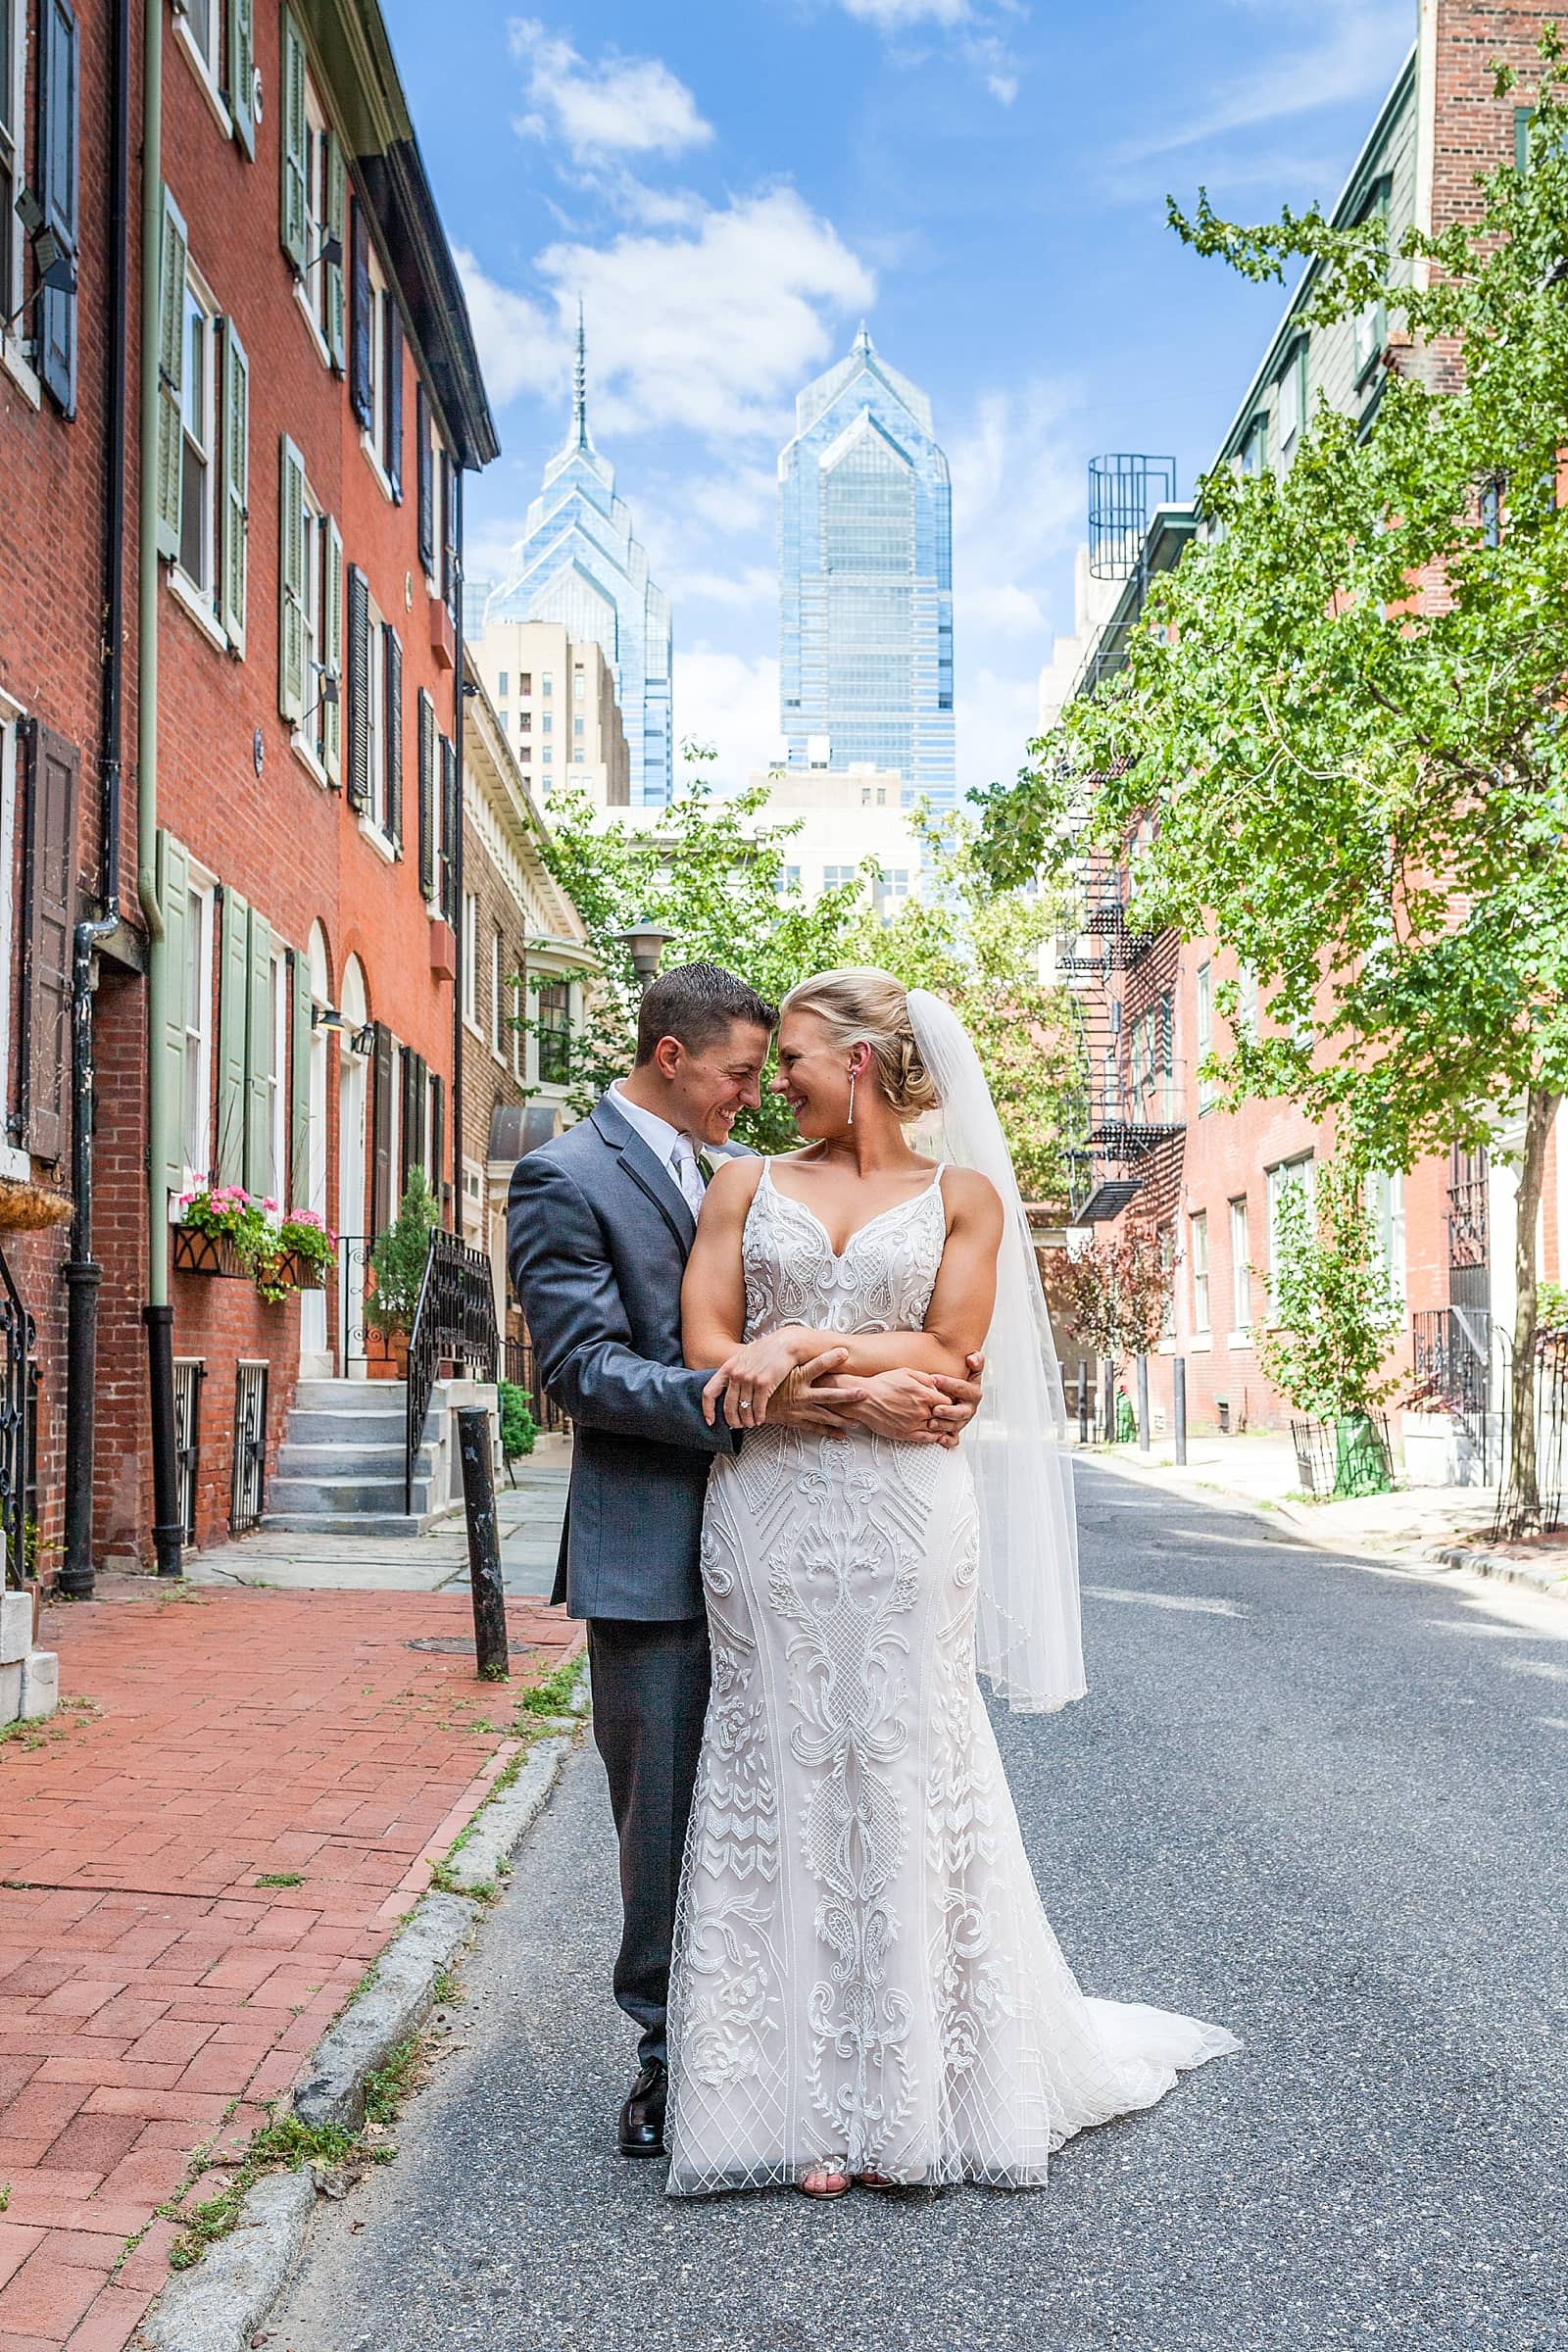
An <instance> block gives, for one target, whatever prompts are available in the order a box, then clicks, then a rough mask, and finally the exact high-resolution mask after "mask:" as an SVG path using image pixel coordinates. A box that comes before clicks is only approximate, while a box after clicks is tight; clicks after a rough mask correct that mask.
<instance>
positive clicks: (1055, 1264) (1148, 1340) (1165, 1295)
mask: <svg viewBox="0 0 1568 2352" xmlns="http://www.w3.org/2000/svg"><path fill="white" fill-rule="evenodd" d="M1048 1281H1049V1287H1050V1291H1051V1298H1052V1303H1053V1304H1054V1306H1055V1307H1057V1308H1058V1310H1059V1311H1060V1313H1061V1314H1062V1316H1063V1317H1064V1319H1065V1320H1066V1322H1067V1323H1068V1324H1069V1325H1070V1326H1071V1328H1072V1330H1073V1331H1074V1332H1075V1333H1076V1334H1077V1336H1078V1338H1079V1340H1080V1341H1081V1342H1082V1343H1083V1345H1084V1347H1086V1348H1089V1349H1091V1350H1092V1352H1093V1353H1094V1354H1096V1355H1098V1356H1101V1357H1103V1358H1104V1359H1105V1360H1106V1361H1107V1362H1109V1363H1111V1364H1113V1365H1118V1366H1119V1365H1121V1364H1123V1363H1125V1362H1126V1360H1127V1358H1128V1357H1129V1356H1131V1355H1147V1354H1148V1353H1149V1352H1150V1350H1151V1349H1152V1348H1157V1347H1158V1345H1159V1341H1160V1335H1161V1333H1162V1332H1163V1331H1164V1328H1165V1321H1166V1317H1167V1316H1168V1314H1169V1312H1170V1302H1171V1299H1172V1297H1173V1295H1174V1292H1175V1285H1176V1270H1175V1267H1174V1266H1173V1265H1170V1264H1168V1263H1167V1262H1166V1260H1165V1258H1164V1256H1163V1254H1162V1252H1161V1250H1160V1246H1159V1235H1158V1234H1157V1233H1156V1231H1155V1230H1154V1227H1153V1226H1152V1225H1150V1224H1146V1223H1143V1222H1135V1223H1129V1224H1127V1225H1126V1226H1124V1227H1123V1228H1122V1230H1121V1231H1120V1232H1119V1233H1118V1234H1116V1235H1115V1236H1114V1237H1113V1238H1112V1239H1111V1240H1108V1241H1096V1242H1092V1243H1091V1244H1090V1246H1089V1248H1088V1249H1087V1250H1078V1251H1073V1250H1053V1251H1052V1252H1051V1256H1050V1262H1049V1266H1048Z"/></svg>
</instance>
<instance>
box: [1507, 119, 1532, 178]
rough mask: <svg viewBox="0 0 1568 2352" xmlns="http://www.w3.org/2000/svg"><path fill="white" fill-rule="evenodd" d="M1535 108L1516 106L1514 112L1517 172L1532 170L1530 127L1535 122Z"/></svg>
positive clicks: (1515, 167)
mask: <svg viewBox="0 0 1568 2352" xmlns="http://www.w3.org/2000/svg"><path fill="white" fill-rule="evenodd" d="M1535 116H1536V110H1535V108H1534V107H1533V106H1516V107H1515V108H1514V110H1513V162H1514V170H1515V171H1516V172H1528V171H1529V169H1530V125H1531V123H1533V122H1534V121H1535Z"/></svg>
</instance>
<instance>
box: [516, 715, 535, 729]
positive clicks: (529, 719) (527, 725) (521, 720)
mask: <svg viewBox="0 0 1568 2352" xmlns="http://www.w3.org/2000/svg"><path fill="white" fill-rule="evenodd" d="M532 729H533V712H532V711H518V712H517V733H518V734H519V735H527V734H530V733H531V732H532Z"/></svg>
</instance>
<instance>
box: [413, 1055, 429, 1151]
mask: <svg viewBox="0 0 1568 2352" xmlns="http://www.w3.org/2000/svg"><path fill="white" fill-rule="evenodd" d="M429 1091H430V1065H429V1063H428V1062H427V1061H426V1060H425V1058H424V1055H423V1054H415V1056H414V1120H413V1133H414V1157H415V1159H416V1160H417V1162H418V1164H419V1166H420V1167H421V1168H422V1167H423V1166H424V1164H425V1159H424V1147H425V1141H426V1138H425V1132H424V1105H425V1099H426V1097H427V1096H428V1094H429Z"/></svg>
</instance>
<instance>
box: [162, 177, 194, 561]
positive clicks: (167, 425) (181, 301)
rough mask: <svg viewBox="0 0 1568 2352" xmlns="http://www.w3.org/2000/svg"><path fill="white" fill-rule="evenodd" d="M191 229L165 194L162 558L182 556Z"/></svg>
mask: <svg viewBox="0 0 1568 2352" xmlns="http://www.w3.org/2000/svg"><path fill="white" fill-rule="evenodd" d="M188 249H189V248H188V242H187V239H186V235H185V223H184V221H183V220H182V218H181V216H180V213H179V208H178V207H177V205H176V204H175V203H174V200H173V198H172V196H171V195H170V193H169V190H168V189H167V188H165V190H164V207H163V230H162V234H161V237H160V242H159V256H158V396H159V397H158V553H159V554H160V555H161V556H169V557H174V556H177V555H178V553H179V503H180V501H179V486H180V475H181V469H182V461H183V458H184V446H183V438H182V436H183V429H184V428H183V426H182V424H181V421H180V398H181V394H182V392H183V389H184V380H185V257H186V253H187V251H188Z"/></svg>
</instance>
